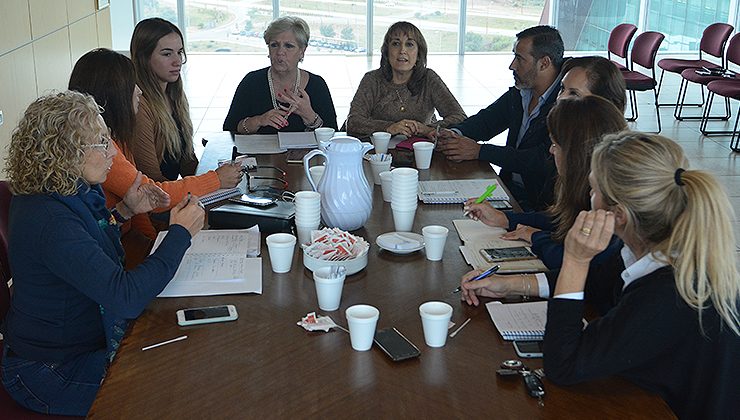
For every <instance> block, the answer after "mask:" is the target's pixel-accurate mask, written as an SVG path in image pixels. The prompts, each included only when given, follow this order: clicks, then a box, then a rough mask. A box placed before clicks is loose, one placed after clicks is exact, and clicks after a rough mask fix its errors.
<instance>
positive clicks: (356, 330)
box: [344, 305, 380, 351]
mask: <svg viewBox="0 0 740 420" xmlns="http://www.w3.org/2000/svg"><path fill="white" fill-rule="evenodd" d="M344 316H346V317H347V325H348V326H349V340H350V342H351V343H352V348H353V349H355V350H357V351H367V350H370V347H372V345H373V339H374V338H375V326H376V325H377V324H378V318H380V311H378V309H377V308H375V307H374V306H370V305H354V306H350V307H349V308H347V310H346V311H344Z"/></svg>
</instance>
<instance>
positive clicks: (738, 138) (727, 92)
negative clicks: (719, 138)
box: [701, 75, 740, 152]
mask: <svg viewBox="0 0 740 420" xmlns="http://www.w3.org/2000/svg"><path fill="white" fill-rule="evenodd" d="M707 90H709V97H708V98H707V102H708V104H707V108H706V109H705V110H704V114H705V115H709V112H710V110H711V107H712V99H713V98H714V95H720V96H724V97H725V98H732V99H736V100H738V101H740V76H739V75H735V78H733V79H723V80H715V81H713V82H709V84H707ZM739 122H740V107H738V110H737V117H736V118H735V128H734V129H733V130H732V131H708V130H707V119H703V120H702V122H701V132H702V133H703V134H704V135H705V136H712V135H728V134H731V135H732V137H731V138H730V148H731V149H732V150H733V151H734V152H740V144H738V143H740V132H738V131H737V128H738V123H739Z"/></svg>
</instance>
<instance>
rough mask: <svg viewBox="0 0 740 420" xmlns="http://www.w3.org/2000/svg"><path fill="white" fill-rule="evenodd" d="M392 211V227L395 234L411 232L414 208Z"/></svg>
mask: <svg viewBox="0 0 740 420" xmlns="http://www.w3.org/2000/svg"><path fill="white" fill-rule="evenodd" d="M392 210H393V225H394V226H395V228H396V232H411V228H412V227H414V216H416V208H413V209H411V210H403V209H392Z"/></svg>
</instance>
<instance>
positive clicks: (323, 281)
mask: <svg viewBox="0 0 740 420" xmlns="http://www.w3.org/2000/svg"><path fill="white" fill-rule="evenodd" d="M339 268H341V269H342V270H339V271H340V272H339V273H335V274H336V275H335V276H333V277H332V272H333V270H337V269H339ZM343 268H344V267H341V266H334V267H321V268H319V269H318V270H314V272H313V281H314V283H315V285H316V297H317V298H318V300H319V308H320V309H321V310H322V311H336V310H337V309H339V302H340V301H341V300H342V288H343V286H344V278H345V277H346V270H343Z"/></svg>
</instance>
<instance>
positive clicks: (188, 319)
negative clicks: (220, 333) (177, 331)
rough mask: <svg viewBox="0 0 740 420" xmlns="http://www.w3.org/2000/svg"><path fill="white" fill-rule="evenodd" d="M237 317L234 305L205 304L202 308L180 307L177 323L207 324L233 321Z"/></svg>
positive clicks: (182, 324) (183, 324) (185, 324)
mask: <svg viewBox="0 0 740 420" xmlns="http://www.w3.org/2000/svg"><path fill="white" fill-rule="evenodd" d="M237 318H239V315H238V314H237V313H236V307H235V306H234V305H219V306H205V307H202V308H189V309H180V310H179V311H177V323H178V324H179V325H181V326H183V327H184V326H187V325H198V324H209V323H212V322H226V321H234V320H235V319H237Z"/></svg>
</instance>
